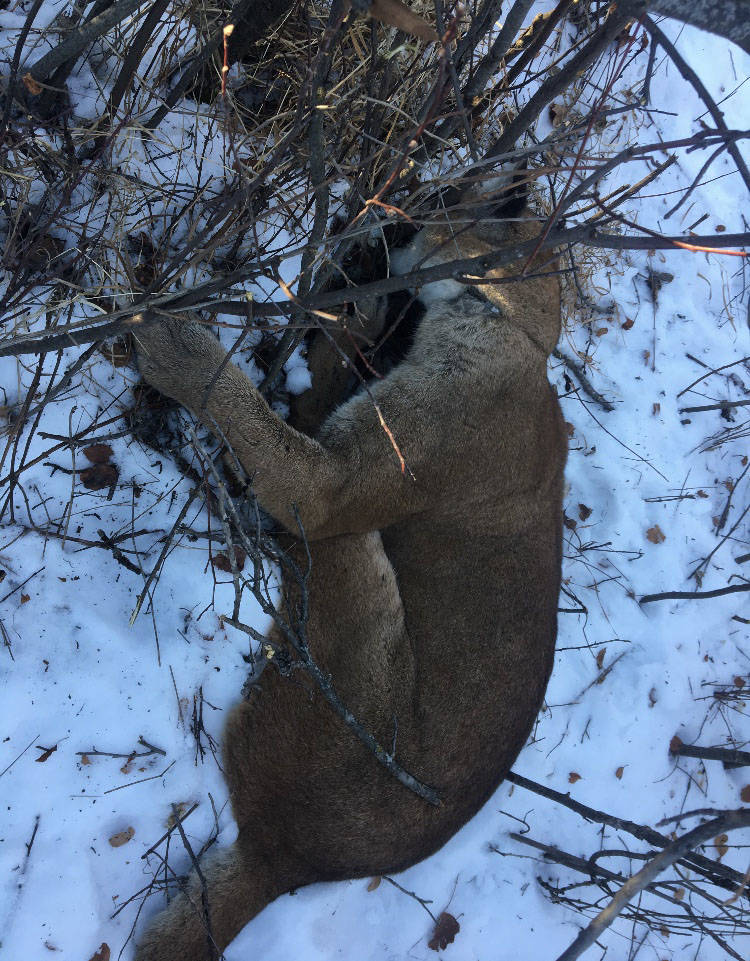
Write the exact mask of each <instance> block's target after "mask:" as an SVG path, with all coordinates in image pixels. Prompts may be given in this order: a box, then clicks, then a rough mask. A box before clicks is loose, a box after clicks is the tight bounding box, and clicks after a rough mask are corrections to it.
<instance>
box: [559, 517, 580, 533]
mask: <svg viewBox="0 0 750 961" xmlns="http://www.w3.org/2000/svg"><path fill="white" fill-rule="evenodd" d="M563 524H565V526H566V527H567V528H568V530H569V531H574V530H575V529H576V527H578V522H577V521H575V520H574V519H573V518H572V517H568V515H567V514H563Z"/></svg>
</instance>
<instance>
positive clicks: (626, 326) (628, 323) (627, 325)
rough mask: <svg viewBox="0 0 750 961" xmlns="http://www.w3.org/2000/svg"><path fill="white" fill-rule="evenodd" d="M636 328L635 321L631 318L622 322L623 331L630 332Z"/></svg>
mask: <svg viewBox="0 0 750 961" xmlns="http://www.w3.org/2000/svg"><path fill="white" fill-rule="evenodd" d="M634 326H635V321H634V320H632V319H631V318H630V317H627V318H626V319H625V320H624V321H623V322H622V329H623V330H630V328H631V327H634Z"/></svg>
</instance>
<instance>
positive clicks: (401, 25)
mask: <svg viewBox="0 0 750 961" xmlns="http://www.w3.org/2000/svg"><path fill="white" fill-rule="evenodd" d="M367 12H368V14H369V15H370V16H371V17H373V18H374V19H375V20H380V22H381V23H387V24H388V25H389V26H391V27H397V28H398V29H399V30H403V31H404V33H410V34H411V35H412V36H414V37H419V38H420V40H424V41H425V42H426V43H432V42H434V41H435V40H439V39H440V38H439V37H438V35H437V31H436V30H435V28H434V27H431V26H430V24H429V23H427V21H426V20H423V19H422V17H420V16H417V14H416V13H414V11H413V10H410V9H409V7H407V6H406V4H404V3H401V0H372V3H371V4H370V9H369V10H368V11H367Z"/></svg>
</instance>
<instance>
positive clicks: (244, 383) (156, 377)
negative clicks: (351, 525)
mask: <svg viewBox="0 0 750 961" xmlns="http://www.w3.org/2000/svg"><path fill="white" fill-rule="evenodd" d="M135 339H136V343H137V345H138V365H139V367H140V370H141V373H142V375H143V377H144V378H145V379H146V380H147V381H148V382H149V383H150V384H151V385H152V386H153V387H156V388H157V390H159V391H161V392H162V393H164V394H167V395H168V396H169V397H172V398H173V399H174V400H176V401H178V402H179V403H181V404H182V405H183V406H185V407H188V408H189V409H190V410H192V411H193V413H195V414H196V416H198V417H199V418H200V419H201V420H202V421H203V422H204V423H205V424H206V426H207V427H208V428H209V429H213V430H215V431H217V433H219V432H220V433H221V434H222V435H223V436H224V437H225V438H226V439H227V440H228V441H229V443H230V444H231V445H232V447H233V449H234V451H235V453H236V454H237V456H238V457H239V459H240V461H241V463H242V465H243V467H244V468H245V470H246V471H247V472H248V474H249V475H250V477H251V478H252V482H253V488H254V490H255V492H256V494H257V496H258V500H259V501H260V503H261V504H262V506H263V507H264V508H265V509H266V510H267V511H269V513H271V514H272V515H273V516H274V517H275V518H276V519H277V520H279V521H280V522H281V523H282V524H284V525H285V526H286V527H287V528H288V529H289V530H291V531H293V532H295V533H296V532H297V531H298V525H297V520H296V518H295V515H294V510H295V508H296V509H297V510H298V511H299V514H300V518H301V520H302V524H303V526H304V528H305V530H306V531H307V533H308V534H309V535H310V536H312V535H314V534H315V532H317V531H319V530H320V529H321V528H323V527H324V526H325V521H326V518H327V517H328V516H330V514H331V512H332V510H333V505H334V502H335V498H336V494H337V492H338V491H339V490H340V489H341V487H342V486H343V485H345V483H346V477H347V475H348V474H349V473H350V472H351V470H352V466H353V465H352V464H351V463H349V462H348V461H349V458H347V457H345V456H342V455H341V454H336V453H334V452H332V451H327V450H324V449H323V447H322V446H321V445H320V444H318V443H317V442H316V441H315V440H313V439H312V438H310V437H307V436H306V435H304V434H301V433H299V432H298V431H296V430H294V429H293V428H292V427H290V426H289V425H288V424H286V423H285V422H284V421H283V420H282V419H281V418H280V417H278V416H277V415H276V414H275V413H274V412H273V411H272V410H271V409H270V407H269V406H268V404H267V403H266V402H265V400H264V399H263V398H262V397H261V395H260V394H259V393H258V391H257V390H256V389H255V387H254V385H253V384H252V383H251V381H250V380H249V379H248V378H247V377H246V376H245V374H243V373H242V372H241V371H240V370H238V369H237V367H235V366H234V364H231V363H227V362H226V351H225V350H224V348H223V347H222V346H221V345H220V344H219V342H218V341H217V340H216V338H215V337H213V336H212V335H211V334H210V333H209V332H208V330H206V328H205V327H203V326H202V325H201V324H198V323H197V322H196V321H193V320H190V319H187V318H185V319H183V318H179V319H178V318H172V319H170V320H167V321H162V322H159V323H156V324H152V325H150V326H145V327H144V328H143V329H141V330H136V331H135ZM217 374H218V376H217ZM217 428H218V430H217Z"/></svg>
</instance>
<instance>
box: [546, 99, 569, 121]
mask: <svg viewBox="0 0 750 961" xmlns="http://www.w3.org/2000/svg"><path fill="white" fill-rule="evenodd" d="M567 113H568V108H567V107H566V106H565V104H560V103H551V104H550V105H549V122H550V123H551V124H552V126H553V127H559V126H560V124H561V123H562V122H563V120H564V119H565V117H566V116H567Z"/></svg>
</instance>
